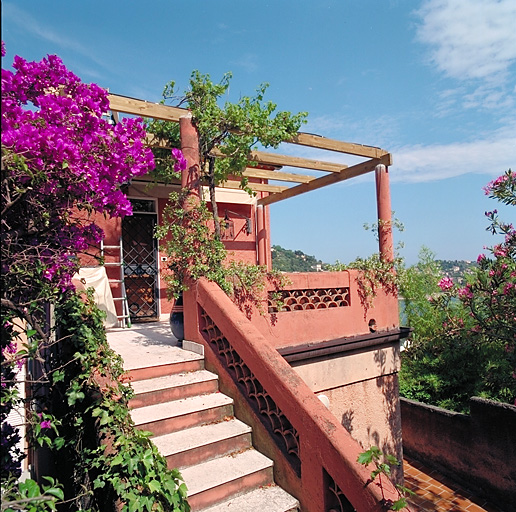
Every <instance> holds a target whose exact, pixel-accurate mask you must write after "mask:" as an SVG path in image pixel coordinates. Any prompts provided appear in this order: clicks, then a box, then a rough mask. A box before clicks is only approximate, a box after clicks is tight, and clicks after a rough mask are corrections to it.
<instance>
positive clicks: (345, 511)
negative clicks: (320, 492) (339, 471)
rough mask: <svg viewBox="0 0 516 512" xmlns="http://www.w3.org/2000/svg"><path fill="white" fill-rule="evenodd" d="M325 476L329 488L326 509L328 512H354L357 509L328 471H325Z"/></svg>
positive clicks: (327, 489)
mask: <svg viewBox="0 0 516 512" xmlns="http://www.w3.org/2000/svg"><path fill="white" fill-rule="evenodd" d="M324 476H325V481H326V486H327V487H326V499H325V505H326V506H325V509H326V510H327V511H328V512H354V511H355V508H354V507H353V505H351V503H350V502H349V501H348V499H347V498H346V496H345V495H344V493H343V492H342V490H341V489H340V487H339V486H338V485H337V484H336V483H335V480H333V478H332V477H331V476H330V475H329V474H328V472H327V471H326V470H324Z"/></svg>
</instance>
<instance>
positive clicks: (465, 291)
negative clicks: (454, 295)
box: [459, 285, 473, 299]
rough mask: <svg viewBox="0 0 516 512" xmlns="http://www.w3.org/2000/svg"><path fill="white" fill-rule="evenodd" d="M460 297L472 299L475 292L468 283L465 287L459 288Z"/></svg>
mask: <svg viewBox="0 0 516 512" xmlns="http://www.w3.org/2000/svg"><path fill="white" fill-rule="evenodd" d="M459 297H460V298H463V299H472V298H473V292H472V291H471V289H470V287H469V285H466V286H465V287H464V288H461V289H460V290H459Z"/></svg>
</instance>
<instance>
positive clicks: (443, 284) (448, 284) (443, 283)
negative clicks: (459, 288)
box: [437, 277, 453, 292]
mask: <svg viewBox="0 0 516 512" xmlns="http://www.w3.org/2000/svg"><path fill="white" fill-rule="evenodd" d="M437 286H439V288H441V290H442V291H443V292H444V291H446V290H449V289H450V288H453V280H452V279H450V278H449V277H443V278H442V279H441V280H440V281H439V282H438V283H437Z"/></svg>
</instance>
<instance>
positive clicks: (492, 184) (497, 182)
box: [484, 174, 508, 196]
mask: <svg viewBox="0 0 516 512" xmlns="http://www.w3.org/2000/svg"><path fill="white" fill-rule="evenodd" d="M507 179H508V178H507V175H505V174H502V175H501V176H498V178H496V179H495V180H493V181H490V182H489V183H488V184H487V185H486V186H485V187H484V192H485V194H486V195H487V196H488V195H489V194H491V193H492V192H493V190H496V189H497V188H499V187H500V185H502V184H503V183H504V182H505V181H507Z"/></svg>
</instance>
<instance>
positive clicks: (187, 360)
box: [124, 351, 204, 385]
mask: <svg viewBox="0 0 516 512" xmlns="http://www.w3.org/2000/svg"><path fill="white" fill-rule="evenodd" d="M183 352H186V351H183ZM186 353H187V354H188V356H187V357H183V358H180V359H178V358H176V357H174V355H173V356H172V357H164V358H161V359H160V360H159V361H156V362H155V364H154V365H152V366H149V365H146V364H145V363H144V362H142V366H132V367H126V365H124V369H126V370H127V371H128V373H129V377H130V379H131V381H132V383H133V385H134V384H135V383H136V382H137V381H140V380H147V379H153V378H156V377H164V376H167V375H176V374H178V373H186V372H195V371H198V370H204V358H203V357H202V356H199V355H198V354H194V353H193V352H186ZM190 354H191V356H190ZM144 364H145V366H143V365H144Z"/></svg>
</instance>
